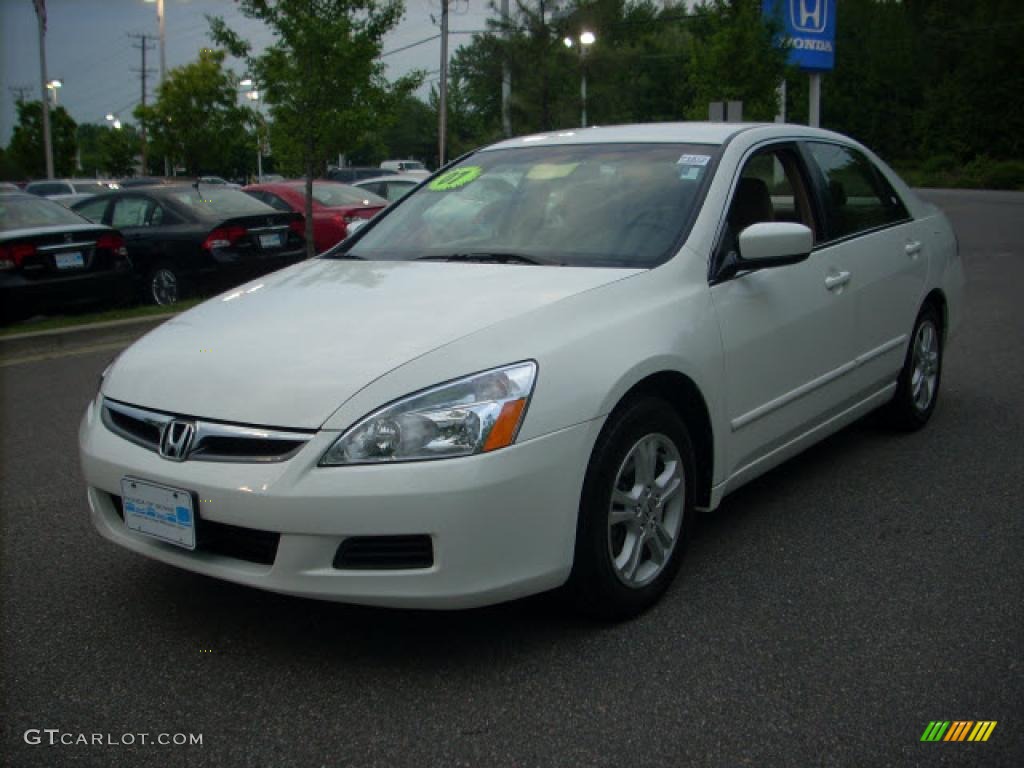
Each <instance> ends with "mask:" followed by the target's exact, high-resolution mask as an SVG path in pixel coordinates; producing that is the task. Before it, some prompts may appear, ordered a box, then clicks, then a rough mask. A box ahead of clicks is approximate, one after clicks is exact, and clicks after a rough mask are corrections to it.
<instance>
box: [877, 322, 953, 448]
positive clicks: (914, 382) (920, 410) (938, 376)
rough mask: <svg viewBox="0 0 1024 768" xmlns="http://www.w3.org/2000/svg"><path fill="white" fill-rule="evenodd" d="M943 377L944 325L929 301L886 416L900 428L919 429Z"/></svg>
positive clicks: (924, 420) (916, 329) (933, 407)
mask: <svg viewBox="0 0 1024 768" xmlns="http://www.w3.org/2000/svg"><path fill="white" fill-rule="evenodd" d="M941 380H942V324H941V320H940V318H939V312H938V310H937V309H936V308H935V306H934V305H932V304H926V305H925V306H924V308H923V309H922V310H921V314H919V315H918V316H917V322H915V323H914V332H913V335H912V336H911V339H910V345H909V348H908V349H907V357H906V359H905V360H904V362H903V369H902V370H901V371H900V376H899V380H898V383H897V386H896V394H895V395H894V396H893V399H892V401H891V402H890V403H889V404H888V405H887V406H886V407H885V409H884V412H883V413H884V416H885V418H886V421H888V422H889V424H890V425H892V426H894V427H896V428H897V429H902V430H905V431H913V430H916V429H920V428H921V427H923V426H924V425H925V424H927V423H928V420H929V419H930V418H931V415H932V412H933V411H934V410H935V403H936V401H937V400H938V397H939V383H940V382H941Z"/></svg>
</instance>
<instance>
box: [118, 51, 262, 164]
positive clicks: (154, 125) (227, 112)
mask: <svg viewBox="0 0 1024 768" xmlns="http://www.w3.org/2000/svg"><path fill="white" fill-rule="evenodd" d="M223 64H224V52H223V51H214V50H209V49H204V50H202V51H201V52H200V54H199V59H198V60H197V61H194V62H193V63H191V64H187V65H185V66H183V67H177V68H175V69H172V70H171V71H170V72H168V73H167V78H166V80H165V81H164V82H163V83H162V84H161V85H160V86H159V87H158V88H157V92H156V101H155V102H154V103H153V104H151V105H147V106H145V107H142V106H139V107H136V109H135V112H134V114H135V118H136V119H137V120H139V121H140V122H144V123H145V125H146V129H147V131H148V138H149V140H150V142H151V147H152V148H151V154H153V155H156V156H165V157H169V158H171V160H172V161H173V162H174V163H176V164H177V163H180V164H182V165H184V166H185V168H186V169H187V170H188V173H189V174H191V175H193V176H198V175H200V174H202V173H209V174H220V175H224V176H236V175H239V172H240V171H241V172H242V174H243V175H244V173H245V170H246V169H247V168H248V167H249V163H248V155H249V154H252V153H249V152H248V150H249V148H250V147H251V148H252V150H253V152H255V148H256V140H255V138H254V137H253V135H252V134H251V133H250V131H249V130H248V129H249V127H250V126H251V125H252V124H253V123H254V121H255V119H256V118H255V115H254V113H253V111H252V110H250V109H248V108H247V107H242V106H239V105H238V78H237V77H236V76H235V75H234V74H232V73H231V72H230V71H228V70H226V69H224V66H223ZM247 153H248V154H247ZM239 166H240V167H239Z"/></svg>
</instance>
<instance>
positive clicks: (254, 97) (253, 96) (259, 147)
mask: <svg viewBox="0 0 1024 768" xmlns="http://www.w3.org/2000/svg"><path fill="white" fill-rule="evenodd" d="M238 85H239V87H241V88H248V89H250V90H247V91H246V92H245V98H247V99H248V100H249V101H255V102H256V114H257V115H259V123H257V125H256V183H257V184H262V183H263V136H262V135H260V128H261V127H262V126H261V124H262V123H263V111H262V110H261V109H260V104H261V101H260V98H261V94H260V92H259V90H258V89H257V88H256V86H255V84H254V83H253V81H252V78H251V77H247V78H245V79H244V80H241V81H239V83H238Z"/></svg>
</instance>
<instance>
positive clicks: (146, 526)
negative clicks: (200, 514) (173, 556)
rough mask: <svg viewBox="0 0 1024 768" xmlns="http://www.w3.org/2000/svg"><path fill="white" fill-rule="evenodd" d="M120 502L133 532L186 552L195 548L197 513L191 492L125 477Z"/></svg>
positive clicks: (126, 521)
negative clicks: (193, 508) (176, 546)
mask: <svg viewBox="0 0 1024 768" xmlns="http://www.w3.org/2000/svg"><path fill="white" fill-rule="evenodd" d="M121 500H122V503H123V505H124V524H125V525H126V526H127V527H128V528H129V529H130V530H133V531H137V532H138V533H142V534H145V535H146V536H152V537H153V538H154V539H160V540H161V541H166V542H168V543H170V544H176V545H178V546H179V547H184V548H185V549H195V548H196V522H195V514H194V513H193V510H192V494H191V493H189V492H188V491H184V490H182V489H180V488H171V487H169V486H166V485H157V484H156V483H147V482H144V481H142V480H138V479H136V478H134V477H126V478H124V479H123V480H121Z"/></svg>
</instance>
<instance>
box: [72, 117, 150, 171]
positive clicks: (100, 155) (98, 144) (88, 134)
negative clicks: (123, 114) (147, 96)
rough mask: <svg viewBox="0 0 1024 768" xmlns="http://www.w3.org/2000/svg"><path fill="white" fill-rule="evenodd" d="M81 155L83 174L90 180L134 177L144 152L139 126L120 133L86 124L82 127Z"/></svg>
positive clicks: (120, 130) (79, 130)
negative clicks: (138, 159)
mask: <svg viewBox="0 0 1024 768" xmlns="http://www.w3.org/2000/svg"><path fill="white" fill-rule="evenodd" d="M77 137H78V155H79V159H80V163H79V164H80V166H81V168H82V172H83V173H85V174H86V175H90V176H99V175H101V174H106V175H108V176H115V177H119V176H130V175H131V174H132V173H134V171H135V158H136V156H137V155H138V154H139V150H140V148H141V140H140V137H139V132H138V131H137V130H136V129H135V126H133V125H130V124H125V125H124V126H122V127H121V128H120V129H117V128H112V127H111V126H109V125H96V124H94V123H82V124H81V125H80V126H78V133H77Z"/></svg>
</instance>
